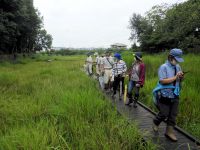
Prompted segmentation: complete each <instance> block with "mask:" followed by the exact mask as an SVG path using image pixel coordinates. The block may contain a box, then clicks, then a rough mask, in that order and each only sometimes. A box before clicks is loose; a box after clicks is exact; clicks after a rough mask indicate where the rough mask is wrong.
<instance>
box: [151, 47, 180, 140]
mask: <svg viewBox="0 0 200 150" xmlns="http://www.w3.org/2000/svg"><path fill="white" fill-rule="evenodd" d="M182 53H183V52H182V50H181V49H172V50H171V51H170V53H169V55H168V59H167V61H166V62H165V63H164V64H163V65H161V66H160V68H159V71H158V77H159V82H158V85H157V87H156V88H155V89H154V90H153V96H154V102H155V104H156V106H157V108H158V110H159V113H158V114H157V115H156V117H155V118H154V119H153V130H154V131H155V132H157V131H158V127H159V125H160V123H161V122H162V121H164V120H166V122H167V127H166V132H165V136H166V137H167V138H169V139H170V140H172V141H174V142H176V141H177V137H176V135H175V133H174V126H175V125H176V116H177V114H178V106H179V94H180V83H181V81H182V79H183V77H184V73H183V72H182V70H181V67H180V65H179V64H178V63H181V62H183V61H184V60H183V58H182Z"/></svg>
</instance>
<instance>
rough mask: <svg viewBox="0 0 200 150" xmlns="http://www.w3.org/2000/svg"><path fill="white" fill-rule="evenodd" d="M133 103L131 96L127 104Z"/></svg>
mask: <svg viewBox="0 0 200 150" xmlns="http://www.w3.org/2000/svg"><path fill="white" fill-rule="evenodd" d="M132 103H133V99H131V98H130V99H129V100H128V102H127V103H126V104H125V105H130V104H132Z"/></svg>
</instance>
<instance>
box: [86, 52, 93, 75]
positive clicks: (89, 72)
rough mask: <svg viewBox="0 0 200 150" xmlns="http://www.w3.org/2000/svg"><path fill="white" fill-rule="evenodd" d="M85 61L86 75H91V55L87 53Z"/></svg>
mask: <svg viewBox="0 0 200 150" xmlns="http://www.w3.org/2000/svg"><path fill="white" fill-rule="evenodd" d="M87 56H88V57H87V59H86V69H87V74H88V75H89V76H91V75H92V65H93V60H92V54H91V53H90V52H89V53H88V54H87Z"/></svg>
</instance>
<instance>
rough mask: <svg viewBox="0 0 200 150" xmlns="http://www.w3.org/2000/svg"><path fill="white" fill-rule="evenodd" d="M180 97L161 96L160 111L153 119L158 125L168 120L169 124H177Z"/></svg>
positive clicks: (159, 101)
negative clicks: (168, 97)
mask: <svg viewBox="0 0 200 150" xmlns="http://www.w3.org/2000/svg"><path fill="white" fill-rule="evenodd" d="M178 105H179V98H175V99H166V98H163V97H161V98H160V100H158V105H157V107H158V109H159V113H158V114H157V116H156V117H155V119H154V120H153V121H154V123H155V124H156V125H159V124H160V123H161V122H162V121H164V120H167V125H169V126H175V125H176V116H177V114H178Z"/></svg>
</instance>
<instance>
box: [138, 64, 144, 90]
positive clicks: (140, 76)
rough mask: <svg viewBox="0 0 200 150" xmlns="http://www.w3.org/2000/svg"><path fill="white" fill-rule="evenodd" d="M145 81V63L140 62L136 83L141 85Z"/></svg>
mask: <svg viewBox="0 0 200 150" xmlns="http://www.w3.org/2000/svg"><path fill="white" fill-rule="evenodd" d="M144 82H145V65H144V64H141V65H140V75H139V81H138V83H139V84H140V85H141V86H143V85H144Z"/></svg>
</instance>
